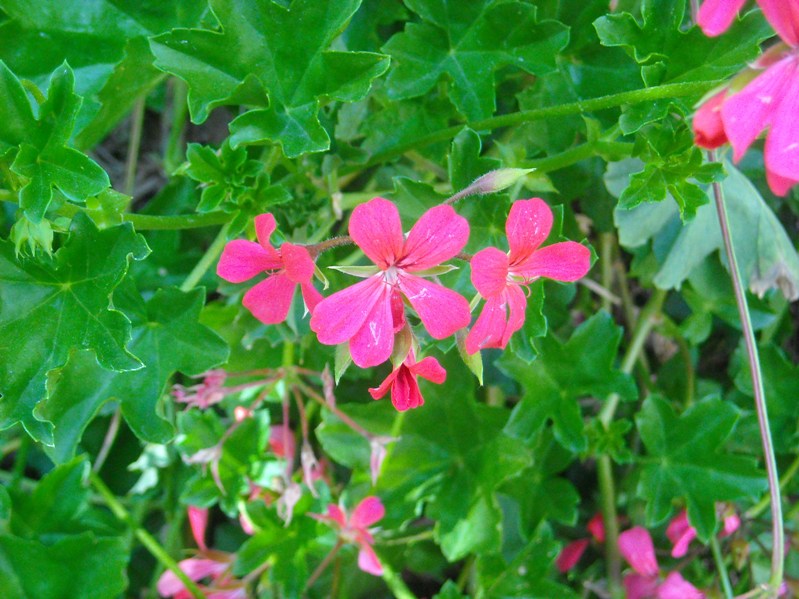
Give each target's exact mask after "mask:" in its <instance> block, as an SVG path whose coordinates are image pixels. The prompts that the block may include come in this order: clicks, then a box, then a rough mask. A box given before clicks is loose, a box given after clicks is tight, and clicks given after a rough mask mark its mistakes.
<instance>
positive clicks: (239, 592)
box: [205, 587, 248, 599]
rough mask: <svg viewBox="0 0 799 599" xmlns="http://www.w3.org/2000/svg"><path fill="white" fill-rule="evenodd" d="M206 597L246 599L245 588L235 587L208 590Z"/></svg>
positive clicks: (208, 598)
mask: <svg viewBox="0 0 799 599" xmlns="http://www.w3.org/2000/svg"><path fill="white" fill-rule="evenodd" d="M205 596H206V598H207V599H247V597H248V595H247V589H246V588H245V587H236V588H235V589H225V590H222V591H210V592H206V594H205Z"/></svg>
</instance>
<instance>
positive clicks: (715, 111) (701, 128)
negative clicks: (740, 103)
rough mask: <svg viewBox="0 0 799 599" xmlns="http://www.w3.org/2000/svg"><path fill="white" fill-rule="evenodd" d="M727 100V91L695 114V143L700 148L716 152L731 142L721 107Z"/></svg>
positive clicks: (723, 91) (714, 97)
mask: <svg viewBox="0 0 799 599" xmlns="http://www.w3.org/2000/svg"><path fill="white" fill-rule="evenodd" d="M726 98H727V90H726V89H725V90H722V91H720V92H719V93H717V94H716V95H715V96H713V97H712V98H710V99H709V100H708V101H707V102H705V103H704V104H702V105H701V106H700V107H699V108H698V109H697V111H696V113H694V143H696V145H698V146H699V147H700V148H706V149H708V150H714V149H716V148H718V147H720V146H723V145H724V144H726V143H727V142H728V141H729V140H728V139H727V134H726V133H725V132H724V122H723V121H722V120H721V105H722V104H723V103H724V100H725V99H726Z"/></svg>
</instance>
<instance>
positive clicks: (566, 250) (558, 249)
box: [511, 241, 591, 283]
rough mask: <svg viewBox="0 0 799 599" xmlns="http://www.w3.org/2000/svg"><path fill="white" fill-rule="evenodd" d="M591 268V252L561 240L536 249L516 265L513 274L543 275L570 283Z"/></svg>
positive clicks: (512, 270)
mask: <svg viewBox="0 0 799 599" xmlns="http://www.w3.org/2000/svg"><path fill="white" fill-rule="evenodd" d="M590 268H591V252H590V251H589V249H588V248H587V247H585V246H584V245H580V244H579V243H577V242H575V241H563V242H561V243H555V244H553V245H548V246H547V247H544V248H540V249H538V250H537V251H536V252H535V253H534V254H533V255H532V256H530V258H529V259H527V260H525V261H524V262H523V263H521V264H520V265H519V266H518V267H511V272H512V273H513V274H518V275H521V276H523V277H525V278H529V279H536V278H538V277H545V278H547V279H554V280H555V281H564V282H567V283H570V282H572V281H576V280H577V279H579V278H581V277H583V276H585V274H586V273H587V272H588V270H589V269H590Z"/></svg>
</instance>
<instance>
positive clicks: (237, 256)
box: [216, 239, 283, 283]
mask: <svg viewBox="0 0 799 599" xmlns="http://www.w3.org/2000/svg"><path fill="white" fill-rule="evenodd" d="M281 266H283V263H282V262H281V261H280V258H279V256H277V252H275V255H274V256H272V255H270V254H269V253H268V252H266V251H265V250H264V248H262V247H261V246H260V245H258V244H257V243H255V242H254V241H246V240H244V239H234V240H233V241H231V242H229V243H228V244H227V245H226V246H225V249H224V250H222V256H221V257H220V258H219V263H218V264H217V265H216V274H217V275H219V276H220V277H222V278H223V279H225V280H226V281H230V282H231V283H242V282H244V281H246V280H248V279H252V278H253V277H254V276H255V275H258V274H261V273H262V272H265V271H267V270H275V269H277V268H280V267H281Z"/></svg>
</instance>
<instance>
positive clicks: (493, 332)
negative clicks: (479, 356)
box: [466, 295, 508, 354]
mask: <svg viewBox="0 0 799 599" xmlns="http://www.w3.org/2000/svg"><path fill="white" fill-rule="evenodd" d="M505 305H506V301H505V299H504V298H503V296H502V295H494V296H491V297H489V298H488V299H487V300H486V302H485V305H483V311H482V312H480V316H478V317H477V322H475V323H474V326H473V327H472V328H471V330H470V331H469V334H468V335H466V351H467V352H468V353H469V354H474V353H477V352H478V351H480V350H481V349H485V348H488V347H497V348H504V347H505V346H504V345H502V337H503V335H504V334H505V328H506V327H507V324H508V317H507V313H506V310H505Z"/></svg>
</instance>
